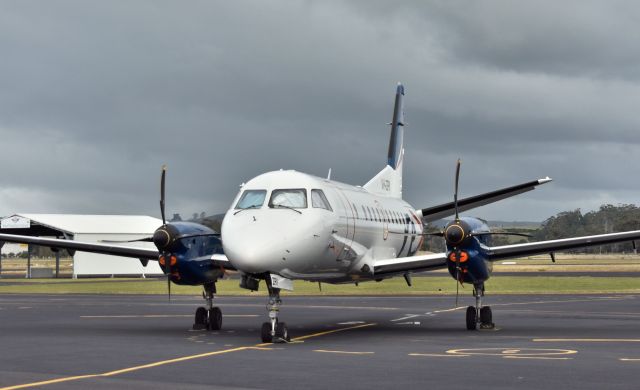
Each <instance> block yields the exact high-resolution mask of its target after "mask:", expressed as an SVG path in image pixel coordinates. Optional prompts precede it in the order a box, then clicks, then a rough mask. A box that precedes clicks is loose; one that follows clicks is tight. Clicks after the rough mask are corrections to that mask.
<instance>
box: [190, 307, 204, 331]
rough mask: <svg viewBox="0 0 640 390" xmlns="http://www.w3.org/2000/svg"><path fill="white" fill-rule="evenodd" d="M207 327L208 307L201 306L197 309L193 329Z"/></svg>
mask: <svg viewBox="0 0 640 390" xmlns="http://www.w3.org/2000/svg"><path fill="white" fill-rule="evenodd" d="M202 329H207V309H205V308H204V307H202V306H201V307H199V308H197V309H196V318H195V321H194V322H193V330H202Z"/></svg>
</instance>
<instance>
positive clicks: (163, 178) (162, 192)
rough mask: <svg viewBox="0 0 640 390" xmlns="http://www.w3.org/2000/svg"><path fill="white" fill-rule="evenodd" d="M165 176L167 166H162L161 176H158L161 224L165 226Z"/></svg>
mask: <svg viewBox="0 0 640 390" xmlns="http://www.w3.org/2000/svg"><path fill="white" fill-rule="evenodd" d="M166 175H167V166H166V165H163V166H162V176H160V214H161V215H162V224H163V225H165V224H166V223H167V220H166V218H165V214H164V182H165V177H166Z"/></svg>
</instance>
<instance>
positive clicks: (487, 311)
mask: <svg viewBox="0 0 640 390" xmlns="http://www.w3.org/2000/svg"><path fill="white" fill-rule="evenodd" d="M480 322H481V323H482V324H483V325H489V324H492V323H493V315H492V314H491V307H490V306H483V307H482V308H481V309H480Z"/></svg>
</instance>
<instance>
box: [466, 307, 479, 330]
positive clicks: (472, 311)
mask: <svg viewBox="0 0 640 390" xmlns="http://www.w3.org/2000/svg"><path fill="white" fill-rule="evenodd" d="M477 320H478V318H477V316H476V308H475V307H473V306H469V307H467V330H476V325H477Z"/></svg>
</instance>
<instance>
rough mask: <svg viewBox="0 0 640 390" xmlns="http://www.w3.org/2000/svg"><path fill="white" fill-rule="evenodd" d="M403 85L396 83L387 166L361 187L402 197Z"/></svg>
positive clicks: (378, 193) (382, 193)
mask: <svg viewBox="0 0 640 390" xmlns="http://www.w3.org/2000/svg"><path fill="white" fill-rule="evenodd" d="M403 100H404V86H403V85H402V84H398V87H397V88H396V99H395V105H394V108H393V119H392V121H391V123H389V124H390V125H391V136H390V138H389V152H388V154H387V166H386V167H384V169H383V170H382V171H380V172H379V173H378V174H377V175H376V176H374V178H373V179H371V180H369V182H368V183H367V184H365V185H364V186H363V188H364V189H365V190H367V191H369V192H371V193H374V194H376V195H383V196H390V197H394V198H402V163H403V159H404V144H403V139H404V103H403Z"/></svg>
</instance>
